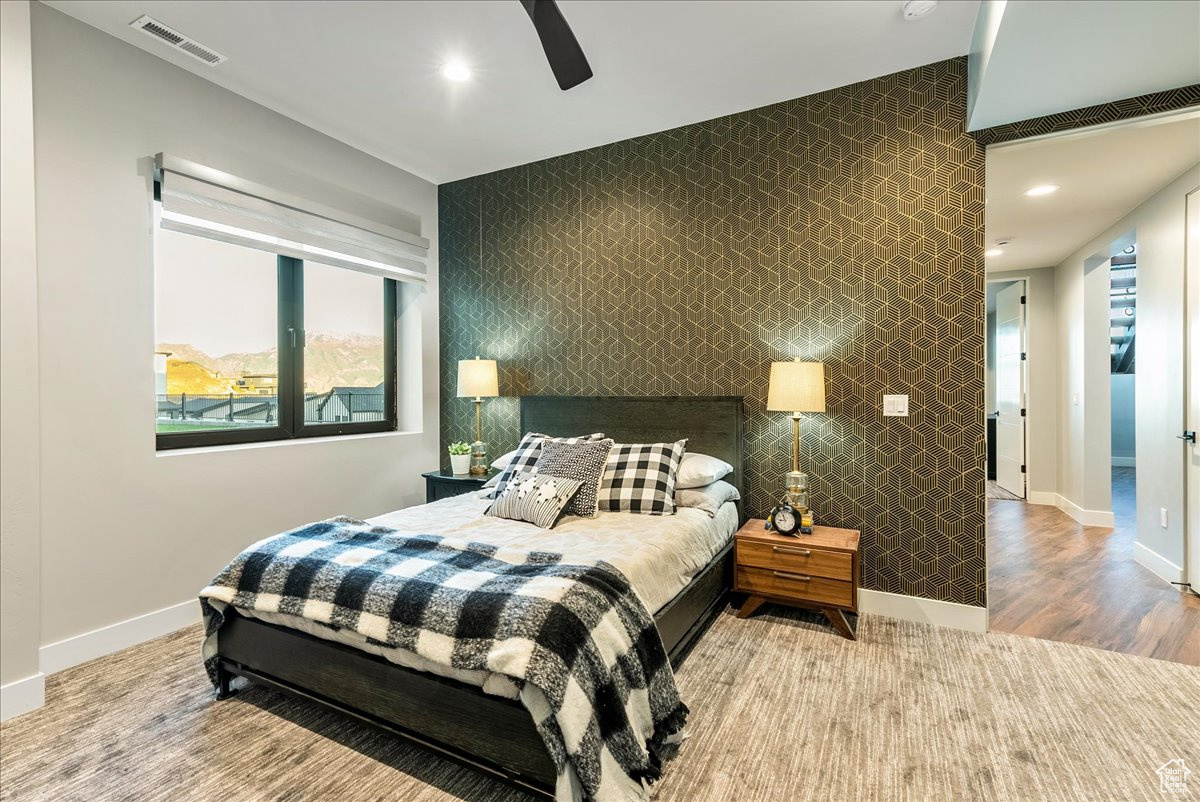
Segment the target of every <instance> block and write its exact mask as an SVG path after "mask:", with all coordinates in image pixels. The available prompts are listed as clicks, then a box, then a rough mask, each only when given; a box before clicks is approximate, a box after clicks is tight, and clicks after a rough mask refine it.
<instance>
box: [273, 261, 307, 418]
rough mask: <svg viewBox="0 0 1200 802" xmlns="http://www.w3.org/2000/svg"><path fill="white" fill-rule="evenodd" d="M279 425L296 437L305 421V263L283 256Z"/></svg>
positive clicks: (281, 273) (280, 317)
mask: <svg viewBox="0 0 1200 802" xmlns="http://www.w3.org/2000/svg"><path fill="white" fill-rule="evenodd" d="M278 392H279V396H278V398H279V424H280V426H282V427H283V428H284V429H285V430H286V431H287V433H288V436H289V437H295V436H296V435H297V434H298V433H299V431H300V427H301V425H302V424H303V420H304V263H303V262H301V261H300V260H299V259H293V258H292V257H290V256H280V257H279V391H278Z"/></svg>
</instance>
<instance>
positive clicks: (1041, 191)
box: [1025, 184, 1058, 198]
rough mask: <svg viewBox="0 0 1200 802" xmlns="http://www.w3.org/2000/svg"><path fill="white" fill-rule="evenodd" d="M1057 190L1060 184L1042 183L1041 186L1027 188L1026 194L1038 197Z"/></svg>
mask: <svg viewBox="0 0 1200 802" xmlns="http://www.w3.org/2000/svg"><path fill="white" fill-rule="evenodd" d="M1055 192H1058V184H1042V185H1041V186H1040V187H1034V188H1033V189H1027V190H1025V195H1026V197H1030V198H1038V197H1041V196H1042V195H1050V194H1052V193H1055Z"/></svg>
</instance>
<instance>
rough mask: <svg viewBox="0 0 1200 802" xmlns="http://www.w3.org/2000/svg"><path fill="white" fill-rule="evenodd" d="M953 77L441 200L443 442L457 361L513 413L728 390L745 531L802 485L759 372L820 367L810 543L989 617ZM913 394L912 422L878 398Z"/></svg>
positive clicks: (972, 178)
mask: <svg viewBox="0 0 1200 802" xmlns="http://www.w3.org/2000/svg"><path fill="white" fill-rule="evenodd" d="M966 99H967V74H966V60H965V59H962V58H958V59H952V60H949V61H943V62H939V63H936V64H930V65H927V66H924V67H920V68H917V69H913V70H907V71H904V72H901V73H897V74H895V75H889V76H885V77H882V78H877V79H873V80H870V81H864V82H862V83H858V84H854V85H851V86H846V87H842V88H840V89H835V90H831V91H827V92H822V93H820V94H816V95H811V96H809V97H804V98H800V99H798V100H791V101H787V102H784V103H778V104H775V105H771V106H766V107H764V108H760V109H755V110H752V111H747V112H743V113H739V114H734V115H730V116H728V117H721V118H718V119H715V120H710V121H708V122H703V123H698V124H695V125H689V126H685V127H683V128H677V129H674V130H670V131H664V132H661V133H656V134H651V135H647V136H641V137H637V138H635V139H630V140H626V141H623V142H616V143H614V144H611V145H605V146H602V147H598V148H593V149H591V150H587V151H582V152H579V153H571V154H567V155H565V156H559V157H556V158H552V159H547V160H544V161H540V162H536V163H533V164H528V165H523V166H521V167H516V168H512V169H508V170H502V171H499V172H496V173H490V174H487V175H482V176H477V177H474V178H469V179H465V180H462V181H456V182H454V183H450V184H445V185H443V186H442V187H440V189H439V204H438V205H439V209H438V214H439V230H440V235H439V236H440V239H439V250H440V257H439V265H440V267H439V275H440V284H441V297H440V304H441V310H440V311H441V324H440V325H441V363H442V364H441V367H442V370H441V376H442V386H441V403H442V421H441V422H442V427H441V436H442V441H443V445H445V444H446V443H447V442H448V441H450V440H470V439H473V435H474V431H473V429H474V415H473V407H472V404H471V402H470V401H469V400H467V399H458V398H455V395H454V394H455V375H456V371H455V363H456V361H457V360H459V359H463V358H468V357H473V356H475V355H476V354H478V355H479V356H481V357H484V358H494V359H497V360H499V364H500V382H501V393H503V394H504V395H505V396H506V397H503V398H497V399H489V400H488V401H487V402H485V404H484V407H483V409H484V426H485V430H486V433H485V439H487V440H488V441H489V443H490V445H491V451H492V453H493V454H500V453H502V452H503V451H505V450H508V449H511V448H513V447H514V446H515V445H516V443H517V441H518V440H519V439H520V436H521V432H520V431H519V421H518V408H517V397H518V396H521V395H534V394H563V395H565V394H584V395H742V396H744V397H745V399H746V429H745V431H746V438H747V443H746V451H747V461H746V466H745V483H746V491H747V501H746V510H747V512H748V513H749V514H751V515H756V516H760V515H762V514H764V513H765V512H766V511H767V510H768V509H769V508H770V507H771V505H772V504H773V503H774V501H775V499H776V498H777V497H778V495H779V493H780V491H781V489H782V488H781V478H782V475H783V473H784V472H785V471H787V470H788V469H789V468H790V465H791V456H790V444H791V421H790V419H789V417H788V416H787V415H786V414H784V413H767V412H766V411H765V406H766V403H765V402H766V390H767V376H768V373H769V369H770V363H771V362H772V361H774V360H779V359H791V358H792V357H797V356H799V357H803V358H805V359H810V360H820V361H823V362H825V363H826V372H827V377H828V383H827V406H828V413H827V414H823V415H806V416H805V420H804V423H803V432H804V442H803V445H802V461H803V464H804V467H805V468H806V469H807V471H808V473H809V477H810V490H811V497H812V506H813V508H814V509H815V510H816V512H817V516H818V522H820V523H825V524H829V525H834V526H846V527H852V528H855V529H861V530H862V533H863V539H862V584H863V586H864V587H867V588H872V589H876V590H883V591H889V592H893V593H902V594H907V595H914V596H924V597H927V598H932V599H942V600H946V601H953V602H959V603H962V604H970V605H984V604H985V602H986V599H985V594H986V584H985V583H986V579H985V565H984V487H983V486H984V459H985V456H984V426H983V403H984V401H983V349H984V341H983V336H984V335H983V321H984V292H983V214H984V195H983V178H984V160H983V151H982V148H981V147H980V146H979V144H978V143H977V142H976V140H975V139H973V138H972V137H971V136H970V135H968V134H966V133H965V131H964V128H965V125H964V118H965V113H966ZM884 393H907V394H908V395H909V399H910V400H909V417H907V418H884V417H883V416H882V412H881V407H882V395H883V394H884Z"/></svg>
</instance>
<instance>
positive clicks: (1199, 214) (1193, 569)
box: [1183, 189, 1200, 593]
mask: <svg viewBox="0 0 1200 802" xmlns="http://www.w3.org/2000/svg"><path fill="white" fill-rule="evenodd" d="M1185 236H1186V238H1187V239H1186V242H1187V256H1186V259H1187V268H1186V269H1187V371H1188V376H1187V428H1188V429H1189V430H1190V431H1192V432H1195V431H1196V430H1197V429H1200V189H1197V190H1193V191H1192V192H1190V193H1188V196H1187V233H1186V235H1185ZM1184 434H1185V435H1186V434H1187V432H1184ZM1186 520H1187V531H1186V532H1185V534H1184V538H1185V539H1186V542H1187V545H1186V551H1187V554H1186V568H1185V569H1184V578H1183V581H1184V582H1188V583H1190V584H1191V586H1192V590H1193V591H1194V592H1196V593H1200V448H1197V446H1196V444H1195V441H1193V442H1192V443H1190V444H1188V448H1187V518H1186Z"/></svg>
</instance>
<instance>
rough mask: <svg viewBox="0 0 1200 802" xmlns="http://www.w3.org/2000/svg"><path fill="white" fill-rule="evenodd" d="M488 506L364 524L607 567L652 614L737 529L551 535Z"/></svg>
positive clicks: (447, 503)
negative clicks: (489, 511) (490, 510)
mask: <svg viewBox="0 0 1200 802" xmlns="http://www.w3.org/2000/svg"><path fill="white" fill-rule="evenodd" d="M490 503H491V502H490V501H488V500H487V499H484V498H480V497H479V495H478V494H476V493H467V494H464V495H461V496H454V497H452V498H447V499H442V500H441V501H435V502H433V503H431V504H422V505H420V506H416V507H409V508H407V509H403V510H396V511H395V512H389V513H386V514H384V515H378V516H376V517H374V518H368V519H367V520H368V521H369V522H370V523H373V524H378V525H380V526H387V527H390V528H392V529H396V530H398V531H400V532H404V533H406V534H429V535H448V536H452V537H456V538H462V539H464V540H472V541H476V542H479V543H488V544H491V545H495V546H509V547H514V548H520V549H529V550H542V551H551V552H558V553H560V554H562V555H563V558H564V560H565V561H567V562H571V561H573V560H606V561H608V562H609V563H611V564H612V565H613V566H614V567H615V568H617V570H619V571H621V573H623V574H624V575H625V576H626V578H628V579H629V582H630V584H631V585H632V587H633V590H634V592H635V593H636V594H637V596H638V598H639V599H640V600H641V602H642V604H643V605H645V607H646V609H647V610H649V611H650V612H651V613H657V612H658V610H660V609H661V608H662V607H663V606H664V605H665V604H666V603H667V602H669V601H670V600H671V599H673V598H675V596H676V595H677V594H678V593H679V591H681V590H683V588H684V587H686V586H687V584H688V583H689V582H690V581H691V580H692V577H694V576H695V575H696V574H697V573H699V571H700V569H701V568H703V567H704V566H706V565H707V564H708V563H709V562H710V561H711V560H712V558H713V557H715V556H716V554H717V552H719V551H720V550H721V549H722V548H724V546H725V544H726V543H728V542H729V540H730V538H732V537H733V533H734V532H736V531H737V528H738V514H737V508H736V506H735V505H734V504H732V503H726V504H724V505H723V506H722V507H721V509H720V510H718V511H717V515H716V516H715V517H712V518H710V517H709V516H708V513H706V512H704V511H702V510H698V509H694V508H690V507H685V508H681V509H679V510H677V511H676V513H675V514H674V515H663V516H657V515H639V514H636V513H628V512H602V513H600V515H599V516H598V517H597V518H593V519H587V518H574V517H568V518H564V519H563V520H562V521H561V522H560V523H559V524H558V526H556V527H555V528H554V529H540V528H538V527H536V526H534V525H533V524H528V523H524V522H522V521H509V520H506V519H503V518H490V517H487V516H485V515H484V514H483V512H484V510H486V509H487V507H488V505H489V504H490ZM238 613H239V614H241V615H245V616H248V617H251V618H257V619H258V620H260V621H265V622H267V623H269V624H276V625H279V626H284V627H288V628H289V629H296V630H300V631H301V632H305V633H308V634H309V635H313V636H316V637H319V638H324V639H325V640H332V641H336V642H338V643H342V644H345V645H347V646H352V647H354V648H356V649H359V650H360V651H364V652H368V653H370V654H375V655H379V656H381V657H383V658H385V659H387V660H389V661H391V662H393V663H396V664H397V665H401V666H405V667H406V668H413V669H417V670H420V671H427V672H429V673H432V674H437V675H439V676H443V677H447V678H450V679H454V680H458V681H459V682H464V683H467V684H469V685H474V686H476V687H481V688H483V690H484V691H485V692H487V693H491V694H494V695H496V696H504V697H507V698H510V699H516V698H517V688H516V686H515V685H513V683H512V682H511V681H510V680H509V679H508V678H507V677H503V676H500V675H497V674H491V673H489V672H486V671H464V670H462V669H456V668H451V667H449V666H443V665H440V664H437V663H432V662H430V661H428V660H426V659H424V658H422V657H419V656H417V655H415V654H413V653H412V652H408V651H405V650H403V649H393V648H389V647H386V646H379V645H377V644H373V643H370V642H368V641H367V639H366V638H365V637H363V636H362V635H359V634H358V633H356V632H351V631H348V630H334V629H330V628H329V627H325V626H322V625H320V624H317V623H315V622H313V621H309V620H308V619H305V618H300V617H298V616H291V615H283V614H279V613H265V612H255V611H250V610H242V609H239V610H238Z"/></svg>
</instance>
